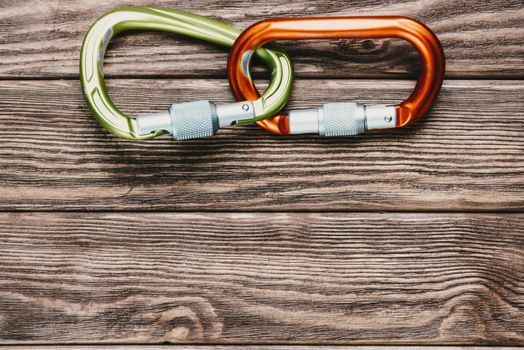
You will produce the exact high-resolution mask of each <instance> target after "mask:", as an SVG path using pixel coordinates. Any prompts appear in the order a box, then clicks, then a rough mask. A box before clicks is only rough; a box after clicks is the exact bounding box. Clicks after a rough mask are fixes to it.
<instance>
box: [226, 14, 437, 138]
mask: <svg viewBox="0 0 524 350" xmlns="http://www.w3.org/2000/svg"><path fill="white" fill-rule="evenodd" d="M386 37H395V38H400V39H405V40H407V41H409V42H410V43H412V44H413V45H414V46H415V47H416V49H417V50H418V52H419V55H420V56H421V58H422V67H421V72H420V74H419V77H418V80H417V84H416V86H415V89H414V90H413V92H412V93H411V95H410V96H409V97H408V98H407V99H406V100H404V101H403V102H402V103H400V104H399V105H396V106H393V105H364V104H360V103H344V102H339V103H327V104H324V105H323V106H322V107H320V108H316V109H302V110H293V111H290V112H289V113H288V114H281V115H278V116H276V117H273V118H270V119H266V120H264V121H263V124H262V126H263V127H264V128H265V129H267V130H269V131H271V132H273V133H275V134H304V133H318V134H320V135H322V136H343V135H355V134H358V133H361V132H364V131H366V130H371V129H387V128H399V127H402V126H405V125H408V124H410V123H412V122H414V121H416V120H417V119H419V118H420V117H422V116H423V115H424V114H425V113H426V112H427V111H428V109H429V108H430V106H431V104H432V102H433V100H434V99H435V98H436V96H437V95H438V93H439V91H440V88H441V86H442V81H443V79H444V69H445V62H444V53H443V51H442V47H441V45H440V42H439V40H438V38H437V37H436V36H435V34H434V33H433V32H432V31H431V30H430V29H429V28H428V27H426V26H425V25H423V24H422V23H420V22H418V21H416V20H414V19H411V18H407V17H391V16H388V17H384V16H377V17H335V18H301V19H296V18H281V19H268V20H264V21H260V22H258V23H255V24H253V25H252V26H250V27H249V28H247V29H246V30H245V31H244V32H243V33H242V34H241V35H240V36H239V37H238V39H237V40H236V41H235V44H234V45H233V48H232V50H231V54H230V56H229V62H228V77H229V84H230V86H231V89H232V90H233V93H234V94H235V97H236V98H237V99H242V100H243V99H248V100H249V99H252V100H255V99H257V98H258V96H259V93H258V91H257V89H256V87H255V85H254V83H253V80H252V79H251V76H250V72H249V62H250V60H251V56H252V53H253V52H254V51H255V50H257V48H259V47H260V46H262V45H264V44H265V43H267V42H269V41H273V40H301V39H328V38H386Z"/></svg>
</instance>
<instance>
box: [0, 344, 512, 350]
mask: <svg viewBox="0 0 524 350" xmlns="http://www.w3.org/2000/svg"><path fill="white" fill-rule="evenodd" d="M3 348H4V349H8V350H39V349H42V350H50V349H52V350H171V349H176V350H240V349H242V350H488V349H493V347H486V346H471V345H465V346H453V345H426V346H418V345H269V344H266V345H245V344H242V345H234V344H233V345H201V344H198V345H182V344H175V345H169V344H162V345H150V344H143V345H26V346H24V345H11V346H10V345H6V346H4V347H3ZM496 349H497V350H517V349H520V347H516V346H514V347H513V346H497V347H496Z"/></svg>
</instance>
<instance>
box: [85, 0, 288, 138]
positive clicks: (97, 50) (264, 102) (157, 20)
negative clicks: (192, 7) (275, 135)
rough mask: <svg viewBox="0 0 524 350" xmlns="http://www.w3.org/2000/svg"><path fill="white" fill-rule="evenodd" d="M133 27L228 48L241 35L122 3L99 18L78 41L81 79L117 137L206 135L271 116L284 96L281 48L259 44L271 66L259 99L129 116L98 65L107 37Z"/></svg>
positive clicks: (97, 113) (213, 23)
mask: <svg viewBox="0 0 524 350" xmlns="http://www.w3.org/2000/svg"><path fill="white" fill-rule="evenodd" d="M136 29H146V30H159V31H166V32H172V33H177V34H181V35H186V36H190V37H194V38H198V39H202V40H205V41H209V42H211V43H215V44H220V45H224V46H228V47H229V46H231V45H232V44H233V42H234V41H235V39H236V38H237V37H238V35H239V34H240V33H241V30H240V29H238V28H236V27H233V26H232V25H230V24H228V23H224V22H221V21H217V20H214V19H210V18H206V17H202V16H198V15H194V14H190V13H186V12H182V11H176V10H168V9H162V8H154V7H123V8H120V9H116V10H114V11H112V12H109V13H108V14H106V15H104V16H102V17H101V18H100V19H98V20H97V21H96V22H95V23H94V24H93V26H92V27H91V28H90V29H89V31H88V32H87V34H86V37H85V39H84V42H83V44H82V50H81V55H80V81H81V83H82V89H83V92H84V96H85V98H86V101H87V104H88V106H89V109H90V110H91V113H92V114H93V116H94V117H95V119H96V120H97V121H98V123H99V124H100V125H102V126H103V127H104V128H105V129H106V130H108V131H109V132H111V133H113V134H114V135H116V136H119V137H123V138H127V139H134V140H137V139H150V138H153V137H156V136H159V135H162V134H165V133H166V132H167V133H170V134H172V135H173V137H174V138H175V139H179V140H181V139H190V138H196V137H206V136H211V135H213V134H214V133H215V132H216V131H217V129H218V128H219V127H226V126H230V125H233V124H236V123H242V124H245V123H249V122H254V121H257V120H261V119H264V118H267V117H270V116H273V115H275V114H276V113H277V112H278V111H279V110H280V108H281V105H283V104H285V103H286V101H287V99H288V96H289V94H290V91H291V88H292V81H293V68H292V65H291V61H290V59H289V57H288V56H287V55H286V54H285V53H283V52H280V51H276V50H269V49H264V48H262V49H259V50H257V51H256V54H257V55H258V56H259V57H260V58H261V59H262V60H263V61H264V62H265V63H266V64H267V65H268V66H269V67H270V69H271V83H270V84H269V87H268V88H267V90H266V91H265V92H264V94H263V95H262V97H260V98H259V99H254V100H255V101H242V102H236V103H230V104H224V105H215V104H214V103H212V102H209V101H195V102H188V103H182V104H173V105H172V106H171V107H170V108H169V111H166V112H161V113H154V114H148V115H142V116H138V117H136V119H135V118H130V117H128V116H127V115H125V114H124V113H122V112H121V111H120V110H119V109H118V108H117V107H115V105H114V104H113V102H112V101H111V98H110V97H109V95H108V93H107V90H106V85H105V82H104V75H103V72H102V65H103V59H104V54H105V50H106V48H107V45H108V43H109V41H110V40H111V38H112V37H113V36H115V35H117V34H119V33H121V32H123V31H126V30H136Z"/></svg>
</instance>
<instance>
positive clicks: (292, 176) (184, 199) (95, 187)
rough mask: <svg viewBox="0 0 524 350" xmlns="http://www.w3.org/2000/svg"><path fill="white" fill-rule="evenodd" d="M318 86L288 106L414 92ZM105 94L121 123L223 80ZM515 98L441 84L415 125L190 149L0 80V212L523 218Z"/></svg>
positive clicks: (69, 93) (229, 134)
mask: <svg viewBox="0 0 524 350" xmlns="http://www.w3.org/2000/svg"><path fill="white" fill-rule="evenodd" d="M314 84H315V86H316V87H317V88H316V89H312V88H311V86H312V82H311V81H310V80H299V81H297V83H296V88H295V90H294V95H293V97H292V101H293V102H292V103H291V107H299V106H300V107H306V106H312V105H317V104H319V103H321V102H327V101H333V100H339V99H347V100H356V101H361V102H373V101H374V102H392V101H400V100H402V99H403V98H405V97H406V96H407V95H408V94H409V91H410V89H411V88H412V86H413V82H411V81H399V80H336V81H332V80H315V83H314ZM109 85H110V91H111V93H112V95H113V96H114V100H115V103H116V104H117V105H118V106H121V107H122V109H123V110H124V111H126V112H129V113H144V112H150V111H153V110H161V109H162V108H167V106H169V104H170V103H172V102H174V101H178V102H182V101H187V100H193V99H201V98H211V99H214V100H215V101H217V102H225V101H231V98H232V97H231V94H230V93H229V92H228V90H227V83H226V82H225V81H223V80H221V79H218V80H123V79H117V80H114V81H109ZM523 94H524V83H523V82H522V81H507V82H506V81H467V80H464V81H456V80H452V81H446V83H445V84H444V88H443V90H442V93H441V95H440V96H439V99H438V101H437V102H436V103H435V105H434V108H433V109H432V111H431V112H430V113H428V114H427V116H425V118H423V119H422V120H421V122H419V123H417V124H416V125H414V126H412V127H408V128H404V129H398V130H396V131H392V132H389V133H376V134H365V135H361V136H358V137H353V138H351V137H346V138H321V137H314V136H295V137H277V136H273V135H271V134H269V133H267V132H265V131H264V130H262V129H260V128H258V127H257V126H250V127H237V128H234V129H225V130H220V131H219V133H218V135H217V136H215V137H213V138H208V139H200V140H195V141H188V142H173V141H172V140H171V138H170V137H168V136H166V137H164V138H162V139H157V140H154V141H149V142H130V141H126V140H120V139H117V138H116V137H113V136H112V135H110V134H108V133H107V132H106V131H105V130H103V129H102V128H101V127H99V126H98V124H97V123H96V122H95V121H94V120H93V118H92V117H91V115H90V114H89V112H88V110H87V108H86V107H85V103H84V100H83V96H82V94H81V91H80V87H79V84H78V82H77V81H55V80H51V81H2V82H0V95H1V96H3V98H2V100H1V101H0V130H2V137H1V138H0V152H1V157H0V180H1V181H0V196H2V198H3V200H2V201H0V208H1V209H2V210H57V209H59V210H83V209H89V210H129V209H132V210H175V209H176V210H186V211H187V210H213V211H217V210H219V211H222V210H233V211H238V210H240V211H257V210H263V211H268V210H269V211H289V210H293V211H297V210H301V211H332V210H337V211H338V210H341V211H346V210H353V211H355V210H358V211H367V210H373V211H376V210H388V211H421V210H426V211H463V210H466V211H475V210H482V211H485V210H496V211H501V210H510V211H521V210H522V208H523V203H524V195H523V193H524V152H523V151H524V127H523V126H524V121H523V119H522V108H521V107H522V96H523ZM488 100H489V101H494V102H493V103H489V104H488V103H486V102H485V101H488ZM479 106H482V107H481V108H479Z"/></svg>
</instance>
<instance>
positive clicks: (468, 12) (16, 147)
mask: <svg viewBox="0 0 524 350" xmlns="http://www.w3.org/2000/svg"><path fill="white" fill-rule="evenodd" d="M124 4H136V5H140V4H150V5H153V4H154V5H156V6H165V7H170V8H177V9H182V10H187V11H190V12H195V13H199V14H202V15H209V16H212V17H214V18H218V19H222V20H226V21H229V22H231V23H234V24H236V25H238V26H241V27H246V26H247V25H249V24H250V23H253V22H255V21H257V20H260V19H262V18H267V17H272V16H308V15H314V16H321V15H322V16H341V15H380V14H382V15H384V14H395V15H407V16H411V17H415V18H417V19H419V20H422V21H423V22H425V23H426V24H427V25H429V26H430V27H431V28H432V29H433V30H434V31H435V32H436V33H437V35H438V36H439V38H440V39H441V41H442V44H443V47H444V51H445V53H446V57H447V75H446V80H445V82H444V86H443V90H442V92H441V94H440V96H439V98H438V101H437V102H436V103H435V105H434V108H433V109H432V110H431V112H430V113H428V115H427V116H426V117H425V118H424V119H423V120H421V122H419V123H418V124H416V125H414V126H411V127H407V128H405V129H400V130H395V131H392V132H388V133H382V134H378V133H377V134H367V135H361V136H358V137H354V138H332V139H330V138H320V137H315V136H295V137H276V136H272V135H270V134H268V133H266V132H264V131H263V130H261V129H259V128H257V127H255V126H250V127H238V128H235V129H228V130H220V132H219V133H218V135H217V136H216V137H213V138H209V139H202V140H194V141H189V142H173V141H171V140H170V139H169V138H162V139H157V140H154V141H150V142H129V141H125V140H119V139H116V138H115V137H112V136H111V135H109V134H108V133H106V132H105V131H104V130H102V129H101V128H100V127H99V126H98V125H97V124H96V122H95V121H94V120H93V118H92V117H91V116H90V114H89V112H88V110H87V109H86V105H85V103H84V100H83V97H82V93H81V89H80V83H79V81H78V56H79V51H80V45H81V42H82V39H83V35H84V34H85V32H86V31H87V29H88V27H89V25H90V24H91V23H92V22H93V21H94V20H95V19H96V18H97V17H98V16H100V15H102V14H103V13H105V12H106V11H108V10H110V9H112V8H115V7H117V6H119V5H124ZM281 46H282V47H283V48H285V49H286V51H288V52H289V53H290V54H291V56H292V57H293V59H294V62H295V67H296V85H295V90H294V93H293V96H292V99H291V101H290V106H291V107H299V106H300V107H307V106H315V105H318V104H320V103H324V102H328V101H338V100H347V101H359V102H396V101H400V100H402V99H403V98H405V97H406V96H407V95H408V94H409V91H410V90H411V89H412V87H413V86H414V81H413V78H414V77H415V76H416V74H417V72H418V68H419V67H418V57H417V55H416V52H415V51H414V50H413V49H412V48H411V47H410V46H409V45H408V44H406V43H404V42H402V41H398V40H327V41H309V42H282V43H281ZM227 53H228V51H227V49H225V48H221V47H215V46H212V45H208V44H204V43H201V42H198V41H195V40H192V39H187V38H180V37H176V36H174V35H168V34H162V33H133V34H127V35H124V36H122V37H119V38H117V39H116V40H114V42H113V43H112V44H111V45H110V48H109V50H108V52H107V60H106V66H105V72H106V73H107V74H106V75H107V77H108V85H109V88H110V93H111V94H112V96H113V97H114V100H115V103H116V104H117V105H118V106H121V108H122V109H123V110H124V111H126V112H128V113H134V114H137V113H142V112H152V111H158V110H161V109H163V108H166V106H168V105H169V104H171V103H173V102H175V101H176V102H184V101H190V100H195V99H203V98H204V99H211V100H214V101H216V102H226V101H231V100H232V94H231V93H230V92H229V91H228V86H227V80H226V70H225V64H226V60H227ZM257 76H258V77H259V78H260V82H261V83H262V84H263V83H264V78H265V77H266V76H267V74H266V73H265V72H264V71H263V70H261V69H259V70H258V72H257ZM313 87H314V88H313ZM523 115H524V3H523V2H522V0H506V1H502V0H499V1H495V0H492V1H473V0H427V1H422V0H419V1H397V2H392V1H386V0H379V1H345V2H337V1H325V0H323V1H313V0H300V1H293V2H289V1H281V2H280V1H277V0H267V1H255V2H249V1H216V2H215V1H208V0H198V1H157V2H146V1H143V0H134V1H124V0H118V1H112V2H111V3H110V4H106V2H103V1H101V0H100V1H80V0H76V1H65V0H64V1H58V0H49V1H43V0H42V1H38V0H28V1H18V0H2V1H1V2H0V130H1V134H0V211H1V212H0V234H1V236H0V343H2V344H19V345H30V344H70V345H73V344H164V343H199V344H200V343H205V344H208V345H213V344H215V345H221V346H219V347H217V348H216V349H228V347H227V346H226V347H222V345H231V346H233V345H234V344H237V345H239V344H259V345H267V346H269V347H271V346H273V347H274V349H277V348H278V349H284V348H285V349H288V348H287V347H285V346H283V345H286V344H295V345H297V344H309V345H311V346H314V345H356V344H382V345H402V344H411V345H417V344H418V345H524V118H523ZM278 345H282V346H278ZM233 348H234V347H233ZM254 348H255V347H253V349H254ZM265 348H267V347H265ZM312 348H313V347H311V348H309V347H308V349H312ZM206 349H208V348H207V347H206ZM211 349H212V348H211ZM257 349H258V348H257Z"/></svg>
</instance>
